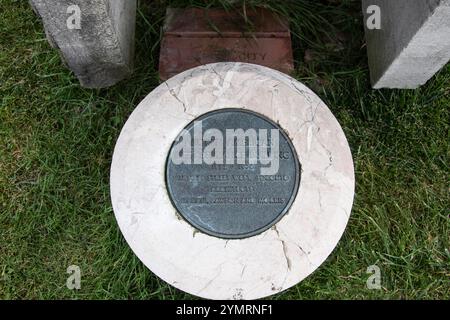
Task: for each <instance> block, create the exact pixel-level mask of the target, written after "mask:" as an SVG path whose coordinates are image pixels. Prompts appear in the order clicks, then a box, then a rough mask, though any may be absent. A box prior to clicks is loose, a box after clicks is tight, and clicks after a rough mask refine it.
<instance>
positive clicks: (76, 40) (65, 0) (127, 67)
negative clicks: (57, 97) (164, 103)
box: [30, 0, 136, 88]
mask: <svg viewBox="0 0 450 320" xmlns="http://www.w3.org/2000/svg"><path fill="white" fill-rule="evenodd" d="M30 3H31V5H32V6H33V8H34V10H35V11H36V12H37V13H38V15H39V16H40V17H41V18H42V21H43V24H44V28H45V32H46V34H47V38H48V39H49V42H50V43H51V44H52V45H53V46H54V47H56V48H58V49H59V50H60V52H61V55H62V57H63V59H64V61H65V63H66V64H67V66H68V67H69V68H70V69H71V70H72V71H73V72H74V73H75V75H76V76H77V77H78V79H79V80H80V83H81V85H82V86H84V87H88V88H103V87H109V86H112V85H114V84H115V83H117V82H118V81H120V80H122V79H124V78H125V77H127V76H128V75H130V74H131V73H132V70H133V58H134V30H135V20H136V0H58V1H54V0H30ZM73 8H75V9H73ZM77 8H79V15H78V16H79V18H80V19H78V20H77V11H76V9H77ZM74 19H75V20H74ZM77 22H79V25H77Z"/></svg>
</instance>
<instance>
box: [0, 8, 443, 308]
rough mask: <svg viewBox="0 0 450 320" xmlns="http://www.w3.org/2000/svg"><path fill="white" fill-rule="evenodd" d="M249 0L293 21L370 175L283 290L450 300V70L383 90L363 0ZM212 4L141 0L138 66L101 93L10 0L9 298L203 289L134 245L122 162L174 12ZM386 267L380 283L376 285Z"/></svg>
mask: <svg viewBox="0 0 450 320" xmlns="http://www.w3.org/2000/svg"><path fill="white" fill-rule="evenodd" d="M222 1H224V0H222ZM211 2H212V3H214V4H218V5H220V3H219V1H211ZM211 2H209V3H211ZM246 2H247V3H253V4H260V5H265V6H267V7H271V8H273V9H274V10H277V11H279V12H284V13H286V14H288V15H289V16H290V18H291V27H292V31H293V44H294V49H295V60H296V72H295V77H296V78H297V79H298V80H300V81H302V82H304V83H305V84H307V85H308V86H310V87H311V88H312V89H313V90H314V91H315V92H317V94H319V96H320V97H321V98H322V99H323V100H324V101H325V102H326V103H327V105H328V106H329V107H330V109H331V110H332V111H333V113H334V114H335V116H336V117H337V119H338V120H339V122H340V123H341V125H342V127H343V129H344V131H345V133H346V135H347V138H348V140H349V143H350V146H351V148H352V153H353V157H354V162H355V170H356V196H355V202H354V207H353V211H352V215H351V218H350V222H349V224H348V227H347V230H346V232H345V234H344V236H343V238H342V239H341V241H340V243H339V245H338V246H337V248H336V249H335V250H334V252H333V253H332V255H331V256H330V257H329V258H328V259H327V261H326V262H325V263H324V264H323V265H322V266H321V267H320V268H319V269H318V270H317V271H316V272H314V273H313V274H312V275H311V276H310V277H308V278H307V279H305V280H304V281H303V282H301V283H300V284H298V285H297V286H295V287H293V288H291V289H290V290H288V291H286V292H284V293H282V294H279V295H277V296H275V297H273V298H274V299H355V298H362V299H391V298H393V299H449V298H450V282H449V279H450V278H449V277H450V252H449V248H450V247H449V213H450V205H449V204H450V201H449V200H450V199H449V180H450V179H449V163H450V159H449V156H450V151H449V138H450V137H449V124H450V112H449V105H450V65H447V66H446V67H445V68H444V69H443V70H441V71H440V72H439V73H438V74H437V75H436V76H435V77H434V78H433V79H432V80H430V81H429V82H428V84H427V85H425V86H423V87H422V88H420V89H418V90H372V89H371V87H370V84H369V82H368V77H369V73H368V67H367V55H366V49H365V45H364V32H363V24H362V23H363V22H362V14H361V9H360V1H359V0H338V1H336V0H334V1H331V0H322V1H312V0H311V1H306V0H296V1H284V2H282V1H246ZM205 3H206V1H181V0H180V1H162V0H160V1H149V0H147V1H140V6H139V12H138V19H137V23H138V28H137V48H136V70H135V73H134V74H133V76H132V77H131V78H130V79H128V80H126V81H123V82H121V83H120V84H118V85H116V86H114V87H112V88H109V89H102V90H89V89H84V88H81V87H80V86H79V84H78V81H77V79H76V78H75V77H74V76H73V74H71V73H70V71H68V70H67V69H66V68H65V67H64V65H63V63H62V62H61V60H60V57H59V55H58V53H57V52H56V51H55V50H53V49H52V48H50V46H49V44H48V43H47V41H46V39H45V35H44V32H43V28H42V25H41V22H40V21H39V19H38V18H37V17H36V16H35V15H34V14H33V12H32V10H31V8H30V7H29V5H28V3H27V1H24V0H0V298H2V299H67V298H68V299H110V298H114V299H128V298H132V299H182V298H192V296H190V295H188V294H185V293H183V292H180V291H178V290H177V289H174V288H173V287H171V286H169V285H167V284H166V283H165V282H163V281H162V280H160V279H158V278H157V277H156V276H155V275H153V274H152V273H151V272H150V271H149V270H148V269H147V268H146V267H145V266H144V265H143V264H142V263H141V262H140V261H139V260H138V259H137V258H136V257H135V256H134V254H133V253H132V251H131V250H130V248H129V247H128V245H127V244H126V242H125V241H124V239H123V238H122V235H121V233H120V231H119V229H118V226H117V223H116V221H115V218H114V214H113V212H112V208H111V202H110V198H109V167H110V163H111V156H112V152H113V148H114V145H115V142H116V139H117V137H118V135H119V133H120V130H121V128H122V126H123V124H124V123H125V121H126V120H127V117H128V116H129V115H130V113H131V112H132V111H133V109H134V108H135V107H136V106H137V104H138V103H139V102H140V101H141V100H142V99H143V98H144V97H145V96H146V95H147V94H148V93H149V92H150V91H151V90H152V89H153V88H155V87H156V86H157V85H158V84H159V80H158V74H157V65H158V53H159V40H160V36H161V24H162V20H163V17H164V11H165V8H166V6H168V5H172V6H185V5H199V6H204V5H205ZM162 112H164V110H162ZM374 264H376V265H377V266H378V267H379V268H380V270H381V276H382V289H380V290H369V289H367V287H366V280H367V278H368V276H369V274H367V273H366V270H367V267H368V266H370V265H374ZM69 265H78V266H80V268H81V271H82V282H81V285H82V288H81V290H78V291H72V290H69V289H67V288H66V279H67V277H68V274H67V273H66V269H67V267H68V266H69Z"/></svg>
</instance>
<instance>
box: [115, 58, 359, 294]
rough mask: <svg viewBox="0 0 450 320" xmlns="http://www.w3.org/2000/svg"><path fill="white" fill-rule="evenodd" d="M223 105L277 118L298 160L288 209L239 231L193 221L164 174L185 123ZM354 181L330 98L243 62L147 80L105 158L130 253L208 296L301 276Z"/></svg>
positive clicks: (323, 249) (327, 239)
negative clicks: (226, 234) (257, 227)
mask: <svg viewBox="0 0 450 320" xmlns="http://www.w3.org/2000/svg"><path fill="white" fill-rule="evenodd" d="M225 108H240V109H245V110H249V111H254V112H257V113H259V114H261V115H263V116H265V117H267V118H269V119H270V120H272V121H273V122H274V123H277V124H278V125H279V126H280V127H281V128H282V129H283V130H284V132H286V134H287V135H288V136H289V138H290V139H291V142H292V145H293V146H294V148H295V150H296V152H297V157H298V160H299V162H300V164H301V181H300V186H299V189H298V193H297V196H296V197H295V200H294V201H293V203H292V205H291V207H290V209H289V211H288V212H287V213H286V214H284V215H283V216H282V218H281V219H280V220H279V221H278V222H277V223H276V224H275V225H273V226H272V227H271V228H270V229H267V230H265V231H263V232H262V233H259V234H257V235H255V236H252V237H248V238H244V239H222V238H219V237H215V236H212V235H208V234H206V233H203V232H201V231H199V230H197V229H195V228H194V227H193V226H192V225H191V224H190V223H188V222H187V221H186V220H184V219H183V218H182V217H181V215H180V214H179V213H178V212H177V210H176V209H175V207H174V205H173V204H172V202H171V199H170V196H169V194H168V190H167V187H166V182H165V173H166V160H167V157H168V153H169V151H170V149H171V147H172V144H173V142H174V141H175V139H176V138H177V136H178V135H179V133H180V132H181V131H182V129H183V128H185V127H186V126H187V125H188V124H189V123H191V122H192V121H193V120H194V119H196V118H197V117H199V116H201V115H203V114H205V113H207V112H211V111H214V110H219V109H225ZM354 183H355V181H354V170H353V162H352V156H351V153H350V149H349V146H348V143H347V140H346V138H345V135H344V133H343V131H342V129H341V127H340V126H339V123H338V122H337V121H336V119H335V117H334V116H333V115H332V113H331V112H330V110H329V109H328V108H327V106H326V105H325V104H324V103H323V102H322V101H321V100H320V99H319V98H318V97H317V96H316V95H315V94H314V93H313V92H312V91H311V90H310V89H308V88H307V87H305V86H304V85H302V84H301V83H299V82H298V81H296V80H295V79H293V78H291V77H289V76H287V75H285V74H283V73H280V72H278V71H274V70H272V69H268V68H265V67H261V66H257V65H252V64H244V63H217V64H210V65H205V66H201V67H197V68H194V69H191V70H188V71H186V72H183V73H181V74H179V75H177V76H175V77H173V78H171V79H169V80H168V81H166V82H164V83H163V84H161V85H160V86H159V87H158V88H156V89H155V90H153V91H152V92H151V93H150V94H149V95H148V96H147V97H146V98H145V99H144V100H143V101H142V102H141V103H140V104H139V106H138V107H137V108H136V110H135V111H134V112H133V113H132V115H131V116H130V118H129V119H128V121H127V123H126V124H125V126H124V128H123V130H122V132H121V134H120V137H119V139H118V141H117V144H116V147H115V150H114V155H113V161H112V167H111V197H112V204H113V208H114V212H115V215H116V219H117V222H118V224H119V227H120V230H121V231H122V233H123V235H124V237H125V239H126V241H127V242H128V244H129V245H130V247H131V248H132V250H133V251H134V253H135V254H136V255H137V256H138V257H139V259H140V260H141V261H142V262H143V263H144V264H145V265H146V266H147V267H148V268H149V269H150V270H151V271H153V272H154V273H155V274H156V275H157V276H159V277H160V278H162V279H163V280H165V281H166V282H168V283H169V284H171V285H173V286H174V287H176V288H178V289H181V290H183V291H186V292H188V293H191V294H193V295H196V296H200V297H204V298H209V299H256V298H262V297H266V296H269V295H272V294H275V293H278V292H280V291H283V290H285V289H287V288H289V287H291V286H293V285H295V284H297V283H298V282H300V281H301V280H302V279H304V278H305V277H307V276H308V275H309V274H310V273H312V272H313V271H314V270H315V269H317V268H318V267H319V266H320V264H321V263H322V262H323V261H324V260H325V259H326V258H327V257H328V255H329V254H330V253H331V252H332V250H333V249H334V247H335V246H336V244H337V243H338V241H339V239H340V237H341V236H342V233H343V232H344V229H345V226H346V224H347V222H348V219H349V215H350V211H351V207H352V202H353V194H354Z"/></svg>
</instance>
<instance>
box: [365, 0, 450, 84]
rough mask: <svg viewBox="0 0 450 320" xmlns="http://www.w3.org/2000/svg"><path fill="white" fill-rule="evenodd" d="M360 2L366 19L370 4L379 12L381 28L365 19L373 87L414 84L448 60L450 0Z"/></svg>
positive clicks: (449, 58)
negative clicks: (371, 26)
mask: <svg viewBox="0 0 450 320" xmlns="http://www.w3.org/2000/svg"><path fill="white" fill-rule="evenodd" d="M362 3H363V12H364V14H365V21H366V22H367V19H368V18H370V17H373V16H372V14H373V12H371V13H368V12H367V8H368V7H369V6H372V5H376V6H378V7H379V8H380V13H381V23H380V29H377V28H374V29H369V28H368V26H367V23H365V27H366V38H367V50H368V55H369V66H370V72H371V80H372V85H373V87H374V88H376V89H378V88H400V89H413V88H417V87H419V86H421V85H423V84H424V83H426V82H427V81H428V80H429V79H430V78H431V77H432V76H433V75H434V74H435V73H436V72H437V71H438V70H439V69H441V68H442V67H443V66H444V65H445V64H446V63H447V62H448V61H449V60H450V0H363V1H362ZM372 8H373V7H372ZM369 11H371V10H369Z"/></svg>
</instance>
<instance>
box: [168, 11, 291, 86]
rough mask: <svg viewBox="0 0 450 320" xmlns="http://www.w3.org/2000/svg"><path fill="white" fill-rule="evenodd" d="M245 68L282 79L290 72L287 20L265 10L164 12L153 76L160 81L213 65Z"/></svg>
mask: <svg viewBox="0 0 450 320" xmlns="http://www.w3.org/2000/svg"><path fill="white" fill-rule="evenodd" d="M225 61H227V62H248V63H254V64H259V65H263V66H267V67H270V68H273V69H276V70H279V71H281V72H284V73H291V72H292V71H293V69H294V64H293V55H292V44H291V35H290V31H289V25H288V23H287V20H286V19H284V18H282V17H279V16H277V15H276V14H274V13H272V12H270V11H268V10H265V9H256V10H249V11H247V12H246V16H245V17H244V14H243V12H242V10H240V11H237V10H233V11H225V10H223V9H199V8H190V9H173V8H171V9H168V10H167V14H166V21H165V26H164V36H163V39H162V43H161V53H160V61H159V74H160V77H161V79H162V80H166V79H168V78H170V77H172V76H174V75H176V74H178V73H180V72H182V71H184V70H187V69H190V68H193V67H196V66H199V65H203V64H207V63H213V62H225Z"/></svg>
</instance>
